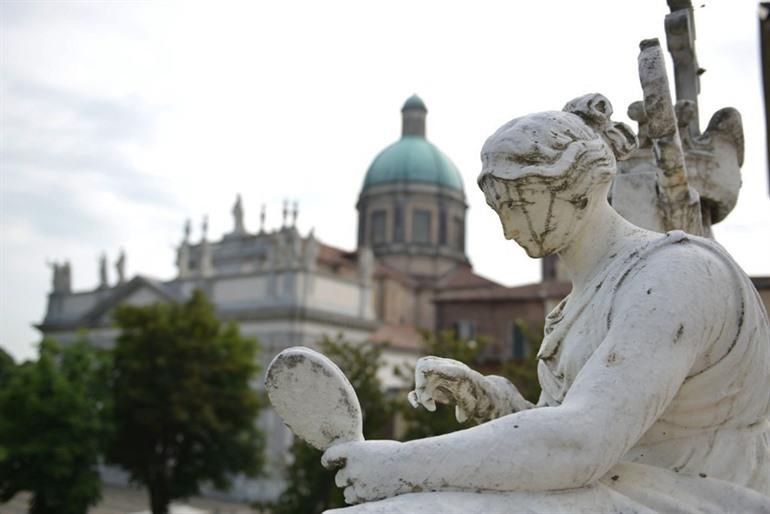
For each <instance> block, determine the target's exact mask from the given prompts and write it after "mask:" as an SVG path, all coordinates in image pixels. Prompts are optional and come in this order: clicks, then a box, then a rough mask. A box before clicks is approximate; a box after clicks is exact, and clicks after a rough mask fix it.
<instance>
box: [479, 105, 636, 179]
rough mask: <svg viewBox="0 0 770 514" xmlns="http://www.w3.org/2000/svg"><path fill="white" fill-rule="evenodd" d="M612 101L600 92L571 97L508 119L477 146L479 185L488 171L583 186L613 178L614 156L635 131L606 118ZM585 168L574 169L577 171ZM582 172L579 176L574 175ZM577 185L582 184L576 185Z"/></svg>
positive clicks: (626, 151)
mask: <svg viewBox="0 0 770 514" xmlns="http://www.w3.org/2000/svg"><path fill="white" fill-rule="evenodd" d="M611 115H612V105H611V104H610V102H609V100H607V98H606V97H604V96H603V95H600V94H589V95H584V96H581V97H579V98H576V99H574V100H571V101H570V102H568V103H567V105H565V106H564V109H563V110H562V111H547V112H540V113H535V114H530V115H527V116H523V117H521V118H516V119H514V120H511V121H509V122H508V123H506V124H505V125H503V126H502V127H500V128H499V129H498V130H497V132H495V133H494V134H493V135H492V136H491V137H490V138H489V139H487V141H486V143H484V147H483V148H482V150H481V160H482V163H483V168H482V172H481V175H480V176H479V179H478V182H479V186H481V185H482V183H483V181H484V179H485V178H487V177H489V176H493V177H496V178H499V179H503V180H509V181H514V180H518V179H523V178H525V177H541V178H545V179H547V180H549V181H557V182H559V183H560V184H562V186H561V187H564V186H566V184H564V181H565V180H566V181H567V183H569V184H576V183H578V182H579V183H582V184H583V187H584V188H585V190H586V191H587V190H588V189H592V188H593V187H594V186H596V185H598V184H601V183H606V182H609V181H610V180H612V177H613V175H615V173H616V167H617V160H622V159H624V158H626V157H628V155H630V153H631V152H632V151H633V150H634V149H635V148H636V144H637V142H636V136H635V135H634V133H633V132H632V131H631V129H630V128H629V127H628V126H626V125H625V124H623V123H615V122H613V121H612V120H610V116H611ZM581 170H583V171H586V172H587V173H582V174H581V173H575V172H579V171H581ZM577 175H582V176H577ZM581 189H582V188H581Z"/></svg>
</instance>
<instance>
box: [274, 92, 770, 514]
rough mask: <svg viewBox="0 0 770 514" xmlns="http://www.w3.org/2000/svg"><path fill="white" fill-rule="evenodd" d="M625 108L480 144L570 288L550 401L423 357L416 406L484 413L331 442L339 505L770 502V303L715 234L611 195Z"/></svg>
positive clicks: (495, 190) (695, 506) (552, 352)
mask: <svg viewBox="0 0 770 514" xmlns="http://www.w3.org/2000/svg"><path fill="white" fill-rule="evenodd" d="M611 114H612V107H611V105H610V102H609V101H608V100H607V99H606V98H605V97H604V96H602V95H599V94H592V95H586V96H583V97H580V98H577V99H575V100H573V101H571V102H569V103H567V105H566V106H565V108H564V110H563V111H552V112H541V113H536V114H530V115H528V116H524V117H521V118H517V119H514V120H512V121H510V122H508V123H506V124H505V125H503V126H502V127H501V128H500V129H499V130H498V131H497V132H495V134H493V135H492V136H491V137H490V138H489V139H488V140H487V142H486V143H485V144H484V147H483V149H482V172H481V175H480V177H479V179H478V184H479V186H480V188H481V189H482V191H483V192H484V195H485V197H486V200H487V203H488V204H489V206H490V207H491V208H492V209H494V210H495V211H496V212H497V214H498V215H499V217H500V220H501V222H502V227H503V232H504V234H505V237H506V238H507V239H513V240H515V241H516V242H517V243H518V244H519V245H520V246H522V247H523V248H524V249H525V250H526V252H527V254H528V255H529V256H530V257H543V256H545V255H549V254H553V253H558V255H559V256H560V258H561V259H562V261H563V262H564V264H565V265H566V266H567V268H568V270H569V273H570V276H571V277H572V281H573V289H572V292H571V294H570V295H569V296H568V297H567V298H566V299H565V300H564V301H562V302H561V304H559V305H558V307H557V308H556V309H555V310H554V311H553V312H551V313H550V314H549V315H548V317H547V319H546V327H545V338H544V340H543V343H542V346H541V348H540V351H539V353H538V357H539V363H538V376H539V380H540V383H541V386H542V395H541V397H540V400H539V401H538V403H537V404H536V405H533V404H530V403H528V402H527V401H526V400H524V399H523V398H522V397H521V395H520V394H518V392H517V390H516V388H515V386H513V385H512V384H510V383H509V382H507V381H506V380H505V379H502V378H500V377H485V376H482V375H480V374H479V373H476V372H475V371H472V370H471V369H469V368H468V367H467V366H465V365H463V364H460V363H458V362H455V361H451V360H447V359H440V358H435V357H426V358H423V359H422V360H421V361H419V363H418V366H417V369H416V377H415V383H416V386H415V390H414V391H413V392H412V393H410V400H411V401H412V402H413V403H414V404H416V405H422V406H424V407H425V408H427V409H428V410H433V409H434V408H435V403H436V402H439V403H447V404H454V405H456V410H457V415H458V418H460V419H463V418H466V417H470V418H473V419H475V420H477V421H478V422H479V423H480V424H479V425H478V426H475V427H473V428H469V429H466V430H461V431H457V432H454V433H451V434H447V435H443V436H438V437H431V438H426V439H420V440H415V441H410V442H406V443H401V442H397V441H361V440H360V438H358V437H357V436H351V437H348V438H346V439H345V438H343V439H342V440H338V441H334V442H332V443H330V444H331V446H330V447H329V448H328V449H327V450H326V452H325V453H324V455H323V464H324V466H326V467H329V468H335V469H338V472H337V475H336V483H337V485H338V486H340V487H344V492H345V499H346V501H347V502H348V503H350V504H359V505H355V506H353V507H349V508H345V509H341V510H335V511H333V512H335V513H337V512H339V513H340V514H343V513H344V514H373V513H383V514H384V513H387V514H407V513H408V514H415V513H434V512H442V513H463V514H469V513H479V514H480V513H484V514H489V513H503V512H506V513H507V512H512V511H515V512H520V511H524V512H543V513H545V512H547V513H552V512H620V511H622V512H673V511H676V512H770V422H769V421H768V414H769V413H770V395H768V391H770V327H769V326H768V319H767V314H766V312H765V310H764V308H763V306H762V304H761V303H760V300H759V297H758V295H757V294H756V291H755V289H754V288H753V286H752V284H751V282H750V280H749V279H748V277H747V276H746V275H745V274H744V273H743V271H742V270H741V269H740V268H739V266H738V265H737V264H736V263H735V262H734V261H733V260H732V258H731V257H730V256H729V255H728V254H727V252H726V251H725V250H724V249H723V248H722V247H721V246H719V244H718V243H716V242H714V241H713V240H711V239H707V238H702V237H699V236H695V235H691V234H687V233H685V232H682V231H672V232H668V233H666V234H661V233H658V232H653V231H650V230H647V229H643V228H640V227H637V226H635V225H632V224H631V223H630V222H628V221H626V220H625V219H624V218H623V217H621V216H620V215H619V214H618V213H617V212H616V211H615V210H614V209H613V208H612V207H611V206H610V205H609V203H608V202H607V195H608V192H609V189H610V186H611V184H612V180H613V177H614V176H615V174H616V172H617V160H619V159H622V158H624V157H625V156H627V155H629V153H630V152H632V151H633V149H634V148H635V146H636V141H635V136H634V134H633V132H632V131H631V130H630V129H629V128H628V127H626V126H625V125H623V124H621V123H614V122H612V121H611V119H610V116H611ZM307 369H311V367H308V368H307ZM271 398H272V397H271ZM297 402H298V403H299V404H298V405H296V409H297V410H298V411H301V410H302V408H303V406H302V405H301V403H302V397H301V396H300V397H297ZM274 403H276V402H275V401H274ZM343 403H345V402H343ZM348 403H349V402H348Z"/></svg>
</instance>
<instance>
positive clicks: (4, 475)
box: [0, 340, 108, 514]
mask: <svg viewBox="0 0 770 514" xmlns="http://www.w3.org/2000/svg"><path fill="white" fill-rule="evenodd" d="M0 357H1V356H0ZM3 360H4V362H3V364H2V369H0V381H2V382H3V385H2V388H0V501H2V502H5V501H8V500H10V499H11V498H13V496H15V495H16V494H17V493H18V492H20V491H25V490H26V491H31V492H32V497H31V500H30V513H31V514H83V513H85V512H86V510H87V509H88V507H89V506H90V505H93V504H94V503H96V502H97V501H98V500H99V498H100V496H101V480H100V478H99V472H98V458H99V454H100V450H101V445H102V442H103V439H104V436H105V433H106V428H107V425H106V416H105V410H106V408H107V405H108V403H107V398H106V389H105V384H106V373H107V370H108V365H107V360H106V356H105V355H104V354H103V352H100V351H99V350H95V349H93V348H92V347H90V346H89V345H88V344H87V343H86V342H79V343H76V344H73V345H69V346H67V347H64V348H62V347H60V346H59V345H58V344H57V343H55V342H54V341H52V340H43V341H42V342H41V344H40V352H39V358H38V359H37V361H28V362H25V363H23V364H20V365H18V366H16V367H15V369H11V368H10V367H9V366H8V361H7V359H3Z"/></svg>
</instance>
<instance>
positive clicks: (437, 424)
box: [394, 330, 487, 440]
mask: <svg viewBox="0 0 770 514" xmlns="http://www.w3.org/2000/svg"><path fill="white" fill-rule="evenodd" d="M486 344H487V343H486V341H485V340H484V338H479V339H471V340H467V339H458V338H457V337H456V336H455V335H454V332H452V331H450V330H446V331H443V332H440V333H438V334H434V333H429V332H426V333H424V334H423V344H422V347H423V348H422V353H424V354H425V355H434V356H436V357H445V358H447V359H454V360H457V361H460V362H463V363H465V364H467V365H468V366H470V367H471V368H474V369H475V368H476V367H477V364H478V359H479V356H480V355H481V352H482V351H483V350H484V347H485V346H486ZM399 373H400V374H402V375H404V376H405V380H406V382H407V383H409V384H413V383H414V368H411V367H410V368H407V369H401V370H399ZM394 402H395V410H396V412H397V415H398V416H399V417H400V418H401V420H402V422H403V426H404V430H403V436H402V438H403V439H404V440H412V439H421V438H423V437H431V436H435V435H441V434H448V433H449V432H454V431H456V430H459V429H462V428H467V427H469V426H471V425H472V424H473V422H472V421H470V420H469V421H467V422H464V423H460V422H458V421H457V419H456V418H455V408H454V406H453V405H442V404H437V405H436V411H435V412H429V411H427V410H425V409H423V408H422V407H420V408H416V409H415V408H413V407H412V406H411V405H410V404H409V402H408V401H407V399H406V394H401V395H399V397H397V398H395V399H394Z"/></svg>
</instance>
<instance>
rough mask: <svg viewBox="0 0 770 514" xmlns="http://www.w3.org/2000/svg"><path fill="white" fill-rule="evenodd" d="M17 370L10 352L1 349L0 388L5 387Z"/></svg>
mask: <svg viewBox="0 0 770 514" xmlns="http://www.w3.org/2000/svg"><path fill="white" fill-rule="evenodd" d="M15 369H16V363H15V362H14V360H13V357H11V356H10V355H9V354H8V352H6V351H5V350H3V349H2V348H0V387H3V385H5V384H6V383H8V381H9V380H10V379H11V374H12V373H13V371H14V370H15Z"/></svg>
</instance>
